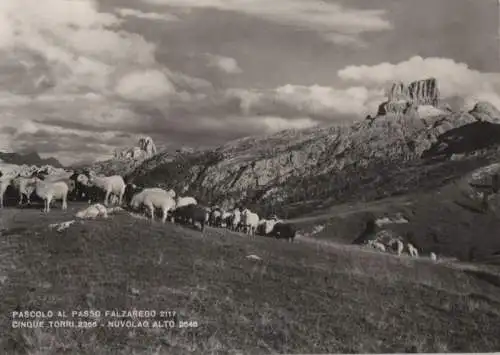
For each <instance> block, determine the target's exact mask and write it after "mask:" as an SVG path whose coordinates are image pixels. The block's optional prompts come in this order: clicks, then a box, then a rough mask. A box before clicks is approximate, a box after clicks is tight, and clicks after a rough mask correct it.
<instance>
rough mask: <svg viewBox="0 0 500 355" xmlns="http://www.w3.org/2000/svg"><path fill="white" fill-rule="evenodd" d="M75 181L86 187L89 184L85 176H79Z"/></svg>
mask: <svg viewBox="0 0 500 355" xmlns="http://www.w3.org/2000/svg"><path fill="white" fill-rule="evenodd" d="M76 181H77V182H79V183H80V184H82V185H88V184H89V178H88V177H87V176H85V175H84V174H79V175H78V176H77V177H76Z"/></svg>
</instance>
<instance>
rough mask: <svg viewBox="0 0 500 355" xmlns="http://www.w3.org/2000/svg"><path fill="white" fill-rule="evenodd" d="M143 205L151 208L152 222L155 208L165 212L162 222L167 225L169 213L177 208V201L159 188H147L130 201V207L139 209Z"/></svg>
mask: <svg viewBox="0 0 500 355" xmlns="http://www.w3.org/2000/svg"><path fill="white" fill-rule="evenodd" d="M141 205H143V206H146V207H148V208H149V212H150V214H151V221H153V220H154V214H155V208H160V209H161V210H162V212H163V215H162V219H161V221H162V223H165V221H166V220H167V215H168V212H169V211H170V210H173V209H174V208H175V201H174V199H173V198H172V196H171V195H170V194H169V193H168V192H167V191H165V190H162V189H159V188H146V189H144V190H142V191H141V192H139V193H137V194H135V195H134V196H133V197H132V200H131V201H130V206H131V207H132V208H139V207H140V206H141Z"/></svg>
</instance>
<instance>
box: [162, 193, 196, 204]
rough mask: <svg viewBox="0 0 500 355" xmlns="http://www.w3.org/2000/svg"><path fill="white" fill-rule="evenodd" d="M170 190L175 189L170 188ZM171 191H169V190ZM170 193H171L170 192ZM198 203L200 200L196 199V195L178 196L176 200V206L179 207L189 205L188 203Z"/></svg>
mask: <svg viewBox="0 0 500 355" xmlns="http://www.w3.org/2000/svg"><path fill="white" fill-rule="evenodd" d="M169 191H173V190H169ZM167 193H169V192H167ZM169 195H170V193H169ZM191 204H193V205H196V204H198V202H197V201H196V199H195V198H194V197H181V196H179V197H177V199H176V200H175V208H179V207H182V206H187V205H191Z"/></svg>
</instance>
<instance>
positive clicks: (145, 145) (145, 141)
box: [139, 137, 157, 157]
mask: <svg viewBox="0 0 500 355" xmlns="http://www.w3.org/2000/svg"><path fill="white" fill-rule="evenodd" d="M139 148H140V149H142V150H143V151H144V152H146V156H147V157H152V156H153V155H155V154H156V152H157V151H156V146H155V144H154V143H153V139H152V138H151V137H142V138H141V139H139Z"/></svg>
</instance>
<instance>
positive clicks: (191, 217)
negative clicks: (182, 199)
mask: <svg viewBox="0 0 500 355" xmlns="http://www.w3.org/2000/svg"><path fill="white" fill-rule="evenodd" d="M172 215H173V217H174V219H175V221H176V222H177V221H178V222H181V223H183V224H188V223H191V224H192V225H193V226H195V225H196V222H198V223H199V224H200V226H201V231H202V232H203V231H204V230H205V221H206V216H207V211H206V210H205V208H204V207H202V206H199V205H195V204H189V205H185V206H181V207H179V208H176V209H175V210H174V211H173V212H172Z"/></svg>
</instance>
